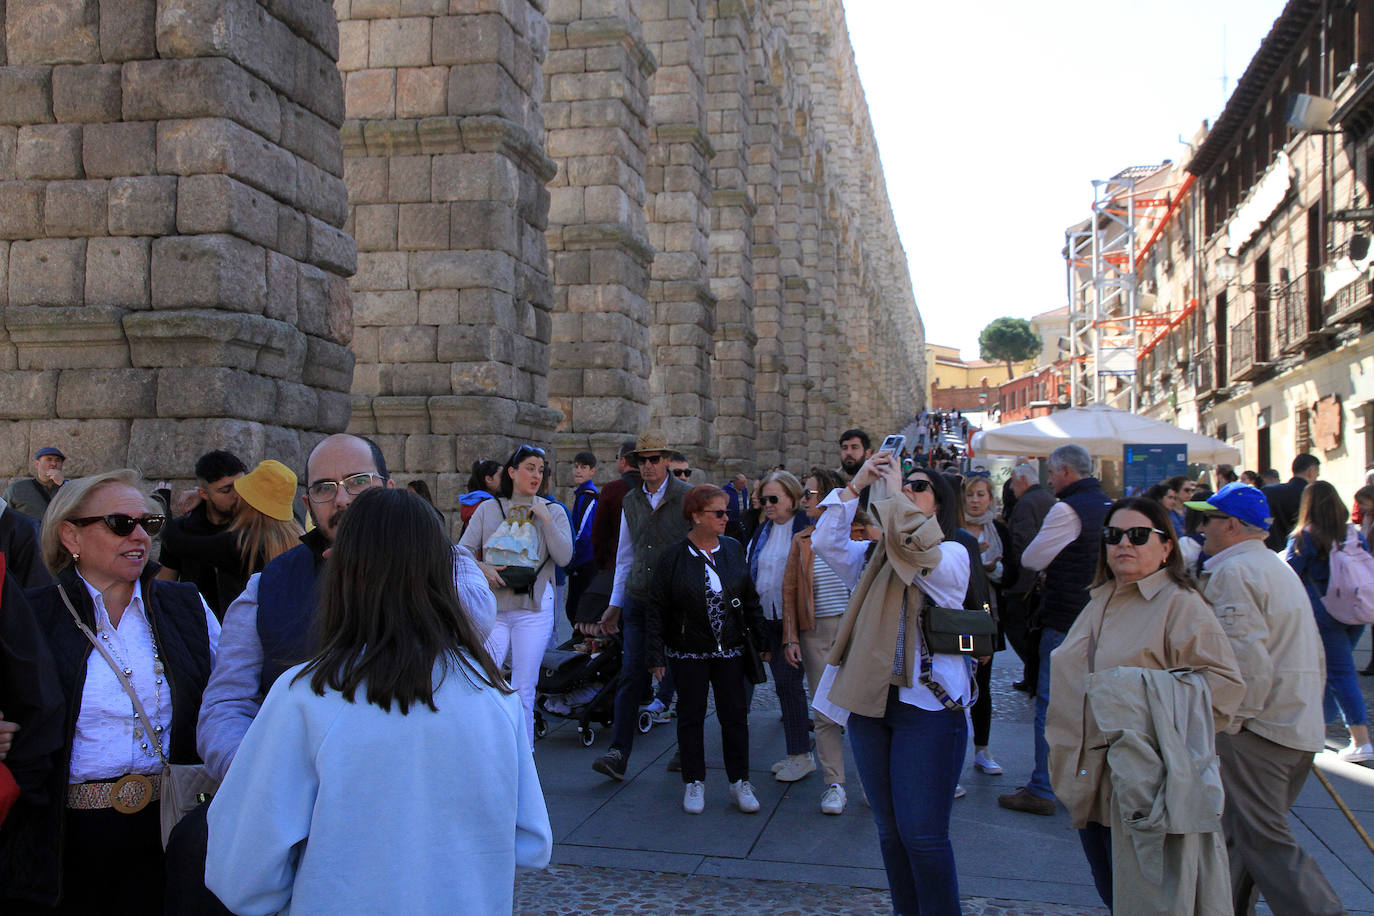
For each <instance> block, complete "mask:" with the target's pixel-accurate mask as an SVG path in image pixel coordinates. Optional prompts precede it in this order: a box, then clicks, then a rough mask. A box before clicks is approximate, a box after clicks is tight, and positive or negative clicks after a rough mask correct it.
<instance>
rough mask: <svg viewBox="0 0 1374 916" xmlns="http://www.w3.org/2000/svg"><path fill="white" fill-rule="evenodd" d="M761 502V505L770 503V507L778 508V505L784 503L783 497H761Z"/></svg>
mask: <svg viewBox="0 0 1374 916" xmlns="http://www.w3.org/2000/svg"><path fill="white" fill-rule="evenodd" d="M759 502H761V503H768V505H770V506H776V505H777V504H778V503H780V502H782V497H781V496H760V497H759Z"/></svg>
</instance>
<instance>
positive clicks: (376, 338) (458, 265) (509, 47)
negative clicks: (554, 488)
mask: <svg viewBox="0 0 1374 916" xmlns="http://www.w3.org/2000/svg"><path fill="white" fill-rule="evenodd" d="M334 6H335V9H336V10H337V12H338V15H339V30H340V36H341V46H342V49H341V55H340V60H339V67H340V69H341V70H342V71H343V74H344V80H345V83H344V85H345V99H346V107H347V116H348V119H347V121H346V122H345V123H344V125H343V143H344V156H345V178H346V181H347V185H348V194H349V224H348V228H349V229H350V230H351V231H352V233H353V235H354V237H355V238H356V239H357V244H358V273H357V275H356V276H355V277H354V278H353V284H352V291H353V299H354V326H355V329H354V337H353V351H354V353H355V354H356V356H357V361H358V362H357V369H356V371H355V373H354V376H353V388H352V390H353V415H352V422H351V423H350V425H349V429H350V430H351V431H354V432H358V433H362V434H366V435H369V436H371V437H373V438H374V439H375V440H376V442H377V443H378V445H380V446H381V448H382V451H383V452H384V453H385V454H386V456H387V461H388V463H389V464H390V465H391V468H392V469H393V471H394V473H395V475H396V477H397V479H398V480H400V481H405V480H410V479H414V478H420V479H423V480H425V481H426V482H427V483H428V484H429V487H430V490H431V492H432V493H433V494H434V496H435V500H436V502H437V503H438V505H439V507H440V508H441V509H443V510H445V511H448V512H453V511H455V510H456V509H457V507H458V496H459V495H460V494H461V493H462V492H464V491H465V490H466V486H467V479H468V474H469V470H470V468H471V465H472V462H473V461H474V460H476V459H477V458H487V457H491V458H496V459H497V460H504V459H505V457H506V456H507V455H509V454H510V453H511V452H512V451H513V449H514V447H516V446H517V445H518V444H520V443H521V442H527V441H528V442H539V443H547V442H548V440H549V437H550V434H551V432H552V430H553V427H554V425H555V424H556V423H557V422H558V419H559V414H558V412H557V411H556V410H552V409H550V408H549V407H548V404H549V390H548V367H549V354H548V348H549V342H550V337H551V334H552V330H553V327H552V320H551V316H550V309H551V307H552V304H553V293H552V286H551V284H550V281H549V275H548V266H547V259H548V255H547V248H546V244H545V230H546V228H547V221H546V220H547V214H548V208H549V201H548V192H547V190H546V189H545V184H546V183H547V182H548V181H549V180H550V179H551V178H552V177H553V175H554V164H553V162H551V161H550V160H549V159H548V158H547V157H546V156H545V154H544V122H543V110H542V107H541V105H540V101H541V99H542V97H543V85H544V78H545V77H544V67H543V62H544V58H545V55H546V53H547V48H548V27H547V24H546V23H545V20H544V17H543V14H542V6H543V4H542V2H527V0H470V2H469V0H464V2H457V0H454V2H450V0H404V2H402V0H336V2H335V4H334Z"/></svg>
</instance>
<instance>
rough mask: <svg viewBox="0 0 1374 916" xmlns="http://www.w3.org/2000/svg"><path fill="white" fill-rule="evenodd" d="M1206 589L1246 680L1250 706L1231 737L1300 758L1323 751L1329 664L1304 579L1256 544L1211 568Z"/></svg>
mask: <svg viewBox="0 0 1374 916" xmlns="http://www.w3.org/2000/svg"><path fill="white" fill-rule="evenodd" d="M1200 582H1201V585H1202V594H1203V596H1204V597H1205V598H1206V599H1207V601H1208V603H1209V604H1211V605H1212V608H1213V610H1214V611H1215V612H1216V615H1217V620H1219V621H1220V622H1221V628H1222V629H1223V630H1224V631H1226V635H1227V636H1228V637H1230V640H1231V647H1232V649H1234V650H1235V655H1236V660H1237V661H1239V662H1240V668H1241V670H1242V671H1244V672H1245V698H1244V699H1243V700H1242V701H1241V704H1240V709H1239V710H1237V711H1236V716H1235V719H1234V721H1232V723H1231V727H1230V728H1229V729H1228V730H1227V731H1228V732H1230V733H1231V734H1235V733H1236V732H1238V731H1240V730H1241V729H1242V728H1245V729H1248V730H1250V731H1252V732H1254V733H1255V734H1257V735H1259V736H1260V737H1261V738H1266V739H1268V740H1269V741H1273V742H1274V743H1275V744H1282V745H1283V746H1284V747H1291V748H1293V749H1294V750H1299V751H1313V752H1316V751H1319V750H1321V749H1322V748H1323V747H1324V746H1325V743H1326V725H1325V723H1324V722H1323V716H1322V692H1323V691H1324V690H1325V689H1326V658H1325V656H1324V654H1323V652H1322V644H1321V637H1320V636H1319V635H1318V634H1317V622H1316V619H1315V618H1314V617H1313V616H1312V602H1311V601H1310V600H1309V599H1308V597H1307V590H1306V589H1305V588H1303V584H1302V580H1301V579H1299V578H1298V574H1297V573H1295V572H1293V570H1292V568H1291V567H1289V565H1288V564H1287V563H1285V562H1284V561H1283V559H1282V558H1280V557H1279V556H1277V555H1276V554H1275V553H1273V552H1272V551H1271V550H1269V548H1267V547H1265V546H1264V541H1263V540H1260V539H1252V540H1247V541H1241V542H1240V543H1239V544H1235V545H1233V546H1231V547H1228V548H1227V549H1225V550H1223V551H1221V552H1220V553H1218V554H1217V555H1216V556H1214V557H1212V558H1211V559H1210V560H1208V561H1207V564H1206V566H1204V567H1203V569H1202V577H1201V579H1200Z"/></svg>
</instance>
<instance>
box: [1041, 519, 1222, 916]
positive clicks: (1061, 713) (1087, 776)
mask: <svg viewBox="0 0 1374 916" xmlns="http://www.w3.org/2000/svg"><path fill="white" fill-rule="evenodd" d="M1050 658H1051V660H1052V664H1051V667H1050V671H1051V681H1050V706H1049V714H1048V718H1047V720H1046V722H1045V739H1046V740H1047V741H1048V742H1049V745H1050V781H1051V783H1052V784H1053V786H1054V792H1055V795H1056V796H1058V798H1059V800H1060V801H1061V802H1063V804H1064V806H1065V807H1066V808H1068V809H1069V814H1070V815H1071V816H1072V817H1073V822H1074V826H1075V827H1077V828H1078V833H1079V839H1080V841H1081V843H1082V846H1083V852H1084V854H1085V855H1086V857H1087V859H1088V866H1089V868H1091V869H1092V875H1093V882H1094V884H1095V885H1096V886H1097V892H1098V895H1099V896H1101V898H1102V902H1103V903H1105V904H1106V905H1107V907H1108V908H1111V906H1112V899H1113V896H1114V894H1113V841H1112V830H1111V825H1112V819H1113V818H1112V806H1113V799H1114V786H1113V779H1112V770H1111V767H1110V765H1109V747H1110V740H1109V739H1108V737H1107V736H1106V735H1105V734H1104V733H1103V730H1102V729H1101V728H1099V726H1098V724H1097V719H1096V717H1095V716H1094V712H1093V710H1094V706H1093V703H1091V702H1090V697H1089V693H1088V686H1087V685H1088V680H1089V676H1090V675H1092V674H1094V673H1095V672H1105V671H1108V670H1109V669H1112V668H1120V667H1128V668H1150V669H1157V670H1160V671H1170V670H1172V669H1177V668H1191V669H1193V670H1194V671H1196V672H1198V673H1200V674H1201V676H1202V678H1203V679H1204V680H1205V681H1206V684H1207V687H1208V688H1209V692H1210V695H1211V708H1210V709H1195V710H1193V713H1194V714H1195V716H1197V717H1200V718H1201V719H1202V720H1203V721H1206V722H1208V723H1210V724H1211V726H1212V728H1211V729H1204V730H1203V734H1201V735H1192V736H1191V737H1192V738H1194V739H1196V740H1198V741H1200V742H1201V745H1200V746H1198V747H1194V746H1192V745H1191V744H1190V745H1189V746H1188V747H1187V751H1186V753H1189V754H1192V759H1193V760H1202V761H1207V760H1215V757H1216V751H1215V749H1214V747H1213V743H1212V738H1213V734H1212V732H1213V731H1220V730H1221V729H1223V728H1225V727H1226V725H1227V723H1228V722H1229V721H1230V719H1231V716H1232V714H1233V713H1234V712H1235V711H1236V709H1237V708H1238V707H1239V705H1240V701H1241V699H1242V697H1243V695H1244V693H1245V682H1244V681H1243V680H1242V678H1241V674H1240V671H1239V669H1238V666H1237V663H1236V657H1235V653H1234V652H1232V650H1231V641H1230V639H1228V638H1227V636H1226V634H1225V632H1224V631H1223V630H1222V629H1221V624H1220V623H1218V621H1217V616H1216V614H1215V613H1214V612H1213V610H1212V608H1211V607H1210V606H1209V605H1208V604H1207V602H1206V601H1204V600H1203V598H1202V594H1201V593H1200V592H1199V591H1198V590H1197V586H1196V585H1195V584H1194V582H1193V580H1192V578H1191V577H1189V575H1188V573H1187V571H1186V570H1185V569H1184V566H1183V558H1182V555H1181V554H1180V553H1179V549H1178V538H1177V536H1176V535H1175V533H1174V526H1173V523H1172V520H1171V519H1170V517H1169V513H1168V511H1167V510H1166V509H1165V508H1164V506H1163V505H1161V504H1160V503H1158V502H1156V501H1155V500H1153V499H1146V498H1144V497H1138V496H1133V497H1127V498H1126V499H1120V500H1117V501H1116V502H1115V503H1113V504H1112V506H1111V508H1110V509H1108V510H1107V525H1106V527H1105V528H1104V529H1103V532H1102V542H1101V548H1100V553H1099V555H1098V564H1097V580H1096V583H1095V584H1094V585H1093V588H1092V591H1091V598H1090V600H1089V601H1088V604H1087V606H1086V607H1084V608H1083V611H1082V612H1081V613H1080V614H1079V615H1078V618H1077V619H1076V620H1075V621H1074V623H1073V626H1072V627H1070V628H1069V631H1068V633H1067V634H1066V635H1065V637H1064V641H1063V643H1062V644H1061V645H1060V646H1059V648H1057V649H1055V650H1054V653H1053V654H1052V655H1051V656H1050ZM1194 696H1197V697H1201V696H1202V694H1200V693H1199V694H1194ZM1099 702H1101V700H1099ZM1193 772H1194V771H1193V770H1192V769H1191V768H1190V769H1189V770H1188V772H1187V773H1179V772H1177V771H1173V772H1170V773H1169V780H1170V781H1171V785H1172V788H1171V792H1172V791H1174V790H1177V791H1178V793H1179V794H1177V795H1171V796H1170V797H1171V798H1178V797H1183V793H1184V792H1185V791H1186V790H1187V788H1188V784H1187V782H1186V780H1187V779H1188V778H1189V777H1191V776H1192V775H1193ZM1197 772H1198V774H1199V775H1198V776H1197V777H1196V778H1197V779H1199V780H1200V779H1202V778H1203V777H1202V775H1201V771H1200V770H1198V771H1197ZM1212 775H1213V777H1215V785H1216V791H1215V795H1209V794H1208V793H1207V792H1206V791H1205V790H1204V788H1203V787H1202V786H1197V787H1196V788H1197V794H1196V795H1193V796H1192V797H1193V798H1197V799H1200V800H1202V801H1203V802H1206V803H1211V802H1215V803H1216V804H1217V808H1216V810H1215V811H1214V812H1208V811H1193V812H1175V814H1176V815H1179V816H1184V815H1187V814H1192V815H1205V816H1207V817H1211V818H1212V819H1213V820H1214V821H1215V824H1216V826H1215V829H1214V830H1211V831H1206V832H1203V831H1197V832H1189V833H1187V834H1186V835H1185V836H1184V837H1180V838H1178V841H1177V842H1175V843H1174V845H1173V846H1172V847H1166V849H1165V863H1166V869H1167V871H1168V873H1167V874H1166V877H1165V880H1164V881H1163V882H1162V883H1161V885H1160V886H1159V887H1156V888H1154V889H1150V888H1146V887H1140V886H1138V885H1139V882H1137V881H1133V882H1132V883H1131V886H1130V895H1131V897H1132V899H1135V898H1136V895H1141V894H1143V895H1146V897H1145V898H1144V899H1148V900H1150V901H1151V903H1150V907H1154V905H1155V904H1156V903H1158V902H1159V900H1160V897H1159V895H1166V894H1170V893H1178V894H1180V896H1179V897H1178V898H1177V899H1174V900H1173V901H1172V903H1170V904H1169V905H1164V906H1163V908H1162V909H1154V908H1147V909H1145V910H1141V912H1162V913H1168V912H1201V911H1204V910H1206V908H1205V907H1200V908H1198V909H1195V908H1194V906H1193V903H1194V897H1193V892H1194V891H1196V893H1197V898H1196V899H1197V900H1198V901H1201V900H1204V899H1208V900H1213V901H1221V904H1222V905H1221V907H1220V908H1221V909H1225V910H1229V909H1230V879H1229V872H1228V871H1227V866H1226V851H1225V844H1224V841H1223V840H1222V838H1221V832H1220V831H1221V820H1220V814H1221V809H1220V801H1221V795H1220V776H1219V774H1217V773H1216V772H1215V771H1213V774H1212ZM1142 782H1148V780H1144V779H1143V778H1142V779H1139V780H1137V783H1142ZM1180 783H1182V785H1180ZM1144 804H1146V805H1149V804H1150V802H1149V801H1146V802H1144ZM1120 823H1121V822H1120V819H1119V818H1118V819H1117V825H1118V829H1121V828H1120V827H1119V825H1120ZM1123 842H1124V844H1125V845H1126V846H1129V845H1130V843H1131V840H1130V839H1129V838H1127V837H1125V836H1124V835H1123V837H1119V838H1118V839H1117V842H1116V844H1115V845H1116V846H1117V852H1118V854H1120V853H1121V852H1122V848H1123V847H1122V844H1123ZM1218 862H1219V863H1220V867H1219V868H1216V867H1211V866H1216V865H1217V864H1218ZM1190 863H1191V867H1190ZM1117 868H1118V871H1120V870H1121V868H1122V866H1121V865H1120V863H1118V866H1117ZM1134 873H1135V872H1134V871H1132V872H1131V874H1134ZM1117 877H1118V879H1120V877H1121V876H1120V874H1118V876H1117ZM1218 882H1220V884H1218ZM1184 885H1186V887H1185V886H1184ZM1122 890H1124V888H1121V887H1118V893H1116V894H1115V896H1117V897H1122V896H1123V894H1122V893H1120V891H1122ZM1218 894H1219V896H1218ZM1207 911H1209V912H1210V910H1207Z"/></svg>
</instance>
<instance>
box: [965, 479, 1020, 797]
mask: <svg viewBox="0 0 1374 916" xmlns="http://www.w3.org/2000/svg"><path fill="white" fill-rule="evenodd" d="M959 526H960V527H961V528H963V530H964V531H967V532H968V533H969V534H970V535H972V536H973V537H975V538H977V540H978V556H979V560H980V562H981V564H982V567H983V571H984V572H985V573H986V574H987V581H988V585H989V586H990V588H989V589H988V592H989V594H990V595H991V596H992V599H993V600H992V602H991V604H992V611H993V613H994V614H998V613H999V612H1000V611H1001V607H1002V587H1001V586H1002V583H1003V582H1007V581H1014V580H1015V579H1016V577H1017V576H1018V575H1019V574H1020V571H1019V569H1017V567H1016V557H1015V556H1014V555H1012V554H1011V553H1008V552H1006V551H1005V550H1004V546H1003V545H1009V544H1011V531H1010V530H1008V528H1007V526H1006V525H1005V524H1003V522H1002V520H1001V519H1000V518H998V517H997V501H996V499H994V497H993V492H992V479H991V478H990V477H988V476H987V475H986V474H983V475H975V476H969V477H965V478H964V483H963V500H962V501H961V503H960V506H959ZM1008 572H1009V573H1010V576H1008V575H1007V573H1008ZM997 629H998V632H997V642H996V646H997V649H999V650H1001V649H1004V648H1006V641H1005V638H1004V637H1003V636H1002V632H1001V629H1002V628H1001V627H1000V626H999V627H998V628H997ZM976 677H977V681H978V700H977V702H975V703H974V704H973V708H972V709H970V710H969V719H970V721H972V723H973V766H974V768H975V769H979V770H982V771H983V772H984V773H987V774H988V775H990V776H1000V775H1001V773H1002V765H1001V764H1000V763H998V762H997V761H996V759H994V758H993V756H992V754H991V753H990V752H989V751H988V739H989V736H990V735H991V733H992V658H991V657H988V658H986V659H980V660H979V662H978V671H977V673H976Z"/></svg>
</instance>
